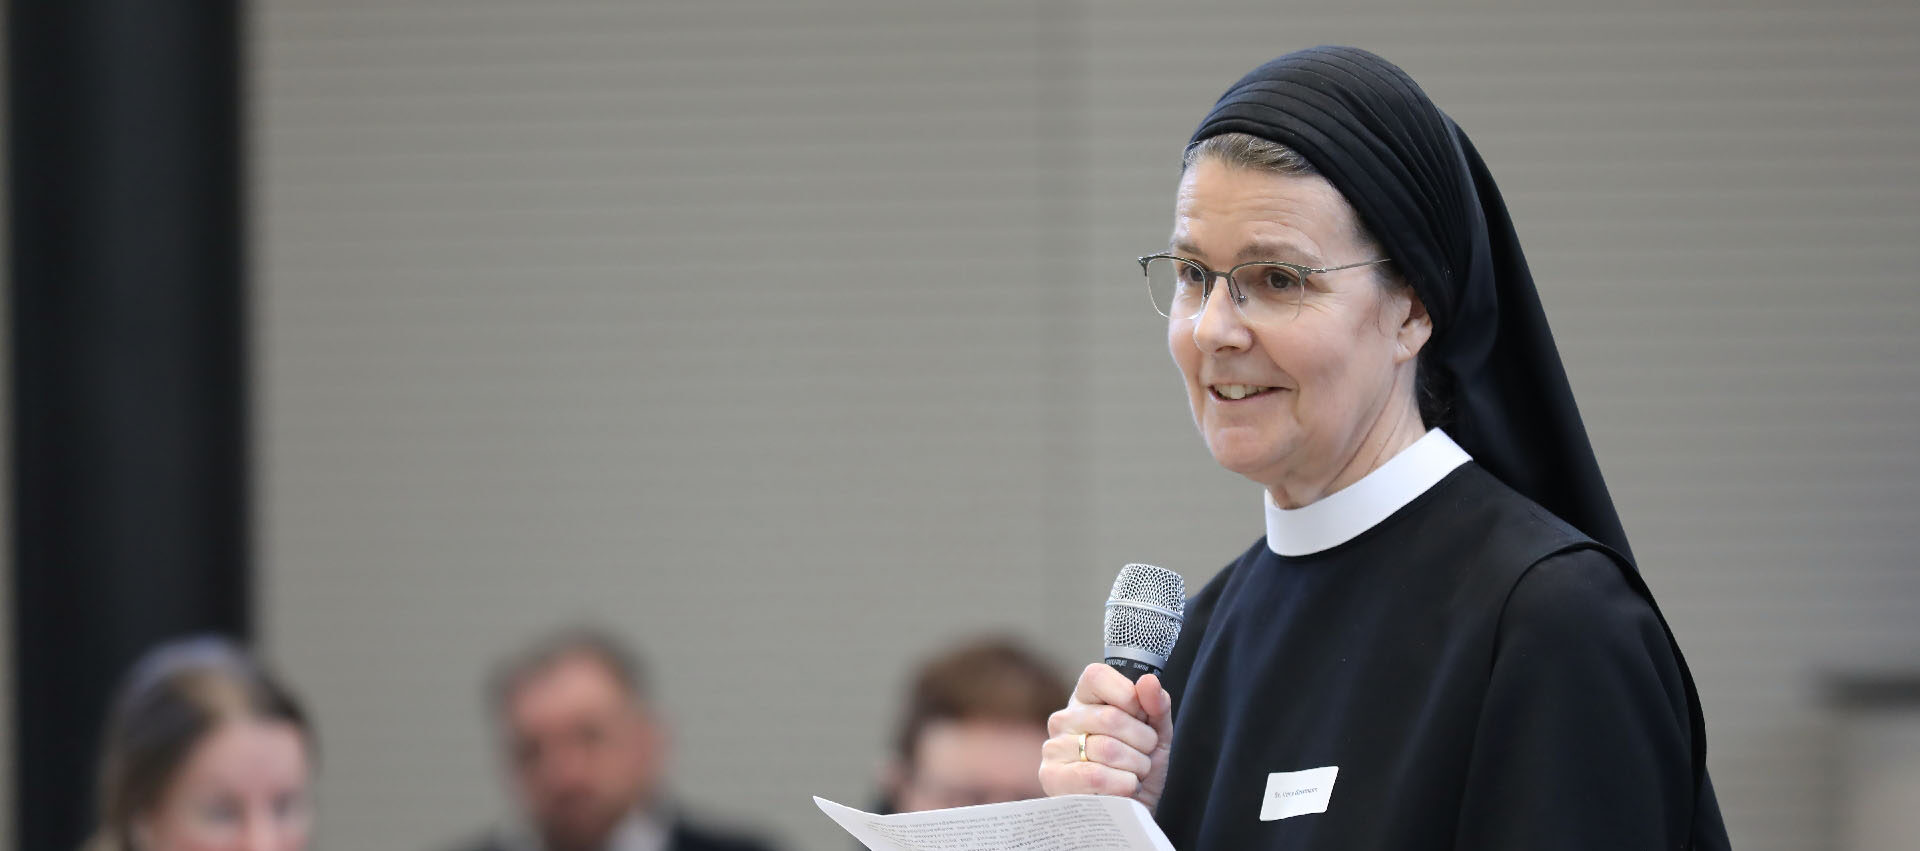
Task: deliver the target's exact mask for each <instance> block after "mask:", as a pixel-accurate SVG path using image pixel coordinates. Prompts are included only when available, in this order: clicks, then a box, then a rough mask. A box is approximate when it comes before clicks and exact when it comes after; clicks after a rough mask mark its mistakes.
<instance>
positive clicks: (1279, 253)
mask: <svg viewBox="0 0 1920 851" xmlns="http://www.w3.org/2000/svg"><path fill="white" fill-rule="evenodd" d="M1167 247H1168V249H1170V250H1172V251H1173V252H1174V253H1176V254H1185V255H1188V256H1192V257H1199V256H1200V247H1199V246H1197V245H1194V244H1193V243H1191V242H1188V241H1186V240H1185V239H1174V240H1172V242H1171V243H1170V244H1169V245H1168V246H1167ZM1289 258H1292V259H1289ZM1282 259H1286V260H1287V262H1290V263H1294V262H1297V263H1300V264H1301V265H1303V266H1318V265H1319V264H1320V258H1319V255H1316V254H1314V253H1313V252H1311V251H1308V250H1306V249H1304V248H1301V247H1300V246H1298V245H1295V244H1294V243H1291V242H1250V243H1247V244H1246V245H1243V246H1241V247H1240V253H1239V254H1237V255H1235V256H1234V262H1236V263H1250V262H1255V261H1260V260H1282Z"/></svg>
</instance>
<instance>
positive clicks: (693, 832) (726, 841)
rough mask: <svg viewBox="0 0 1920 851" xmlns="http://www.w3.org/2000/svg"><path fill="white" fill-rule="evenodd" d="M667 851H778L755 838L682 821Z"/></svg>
mask: <svg viewBox="0 0 1920 851" xmlns="http://www.w3.org/2000/svg"><path fill="white" fill-rule="evenodd" d="M667 851H776V849H775V848H774V846H773V845H771V844H768V843H766V842H765V841H762V840H761V839H760V838H758V837H755V836H749V835H745V834H738V833H726V832H721V831H716V830H712V829H709V828H707V827H705V826H702V825H697V824H689V823H688V822H687V821H686V820H684V819H682V820H680V821H678V822H675V823H674V826H673V842H672V843H670V844H669V845H668V846H667Z"/></svg>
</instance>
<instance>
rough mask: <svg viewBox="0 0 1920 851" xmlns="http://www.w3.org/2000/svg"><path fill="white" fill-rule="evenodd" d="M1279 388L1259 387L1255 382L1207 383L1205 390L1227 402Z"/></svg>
mask: <svg viewBox="0 0 1920 851" xmlns="http://www.w3.org/2000/svg"><path fill="white" fill-rule="evenodd" d="M1279 389H1280V388H1278V387H1261V386H1259V385H1257V384H1209V385H1207V391H1208V392H1210V393H1212V394H1213V398H1215V399H1224V400H1227V401H1229V402H1237V401H1239V400H1241V399H1248V398H1252V397H1254V396H1261V395H1264V394H1267V393H1272V392H1273V391H1275V390H1279Z"/></svg>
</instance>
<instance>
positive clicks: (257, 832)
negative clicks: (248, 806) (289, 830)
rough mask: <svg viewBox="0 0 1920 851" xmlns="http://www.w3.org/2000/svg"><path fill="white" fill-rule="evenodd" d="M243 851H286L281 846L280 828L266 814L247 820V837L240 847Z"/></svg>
mask: <svg viewBox="0 0 1920 851" xmlns="http://www.w3.org/2000/svg"><path fill="white" fill-rule="evenodd" d="M240 849H241V851H286V849H284V848H283V847H282V846H281V844H280V832H279V826H278V825H276V824H274V820H273V819H272V818H271V817H269V816H266V815H264V814H260V815H255V817H253V818H250V819H247V827H246V836H245V837H244V838H243V839H242V842H241V845H240Z"/></svg>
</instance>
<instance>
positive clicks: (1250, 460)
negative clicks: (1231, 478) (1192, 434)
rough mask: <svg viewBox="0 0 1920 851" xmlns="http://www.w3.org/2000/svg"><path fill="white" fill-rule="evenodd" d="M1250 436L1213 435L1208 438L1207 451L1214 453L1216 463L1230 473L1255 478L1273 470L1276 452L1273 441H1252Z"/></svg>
mask: <svg viewBox="0 0 1920 851" xmlns="http://www.w3.org/2000/svg"><path fill="white" fill-rule="evenodd" d="M1249 437H1250V436H1246V435H1233V434H1212V435H1208V436H1207V451H1209V452H1211V453H1213V460H1214V463H1216V464H1219V465H1220V466H1221V467H1222V468H1224V469H1226V470H1227V471H1228V472H1232V473H1238V474H1240V475H1242V476H1246V477H1247V478H1250V479H1251V478H1255V477H1256V476H1257V475H1258V474H1259V473H1261V472H1262V471H1265V470H1267V469H1269V468H1271V467H1272V466H1273V464H1274V461H1275V460H1276V459H1275V454H1276V453H1275V452H1274V446H1273V441H1271V440H1265V441H1259V440H1251V439H1248V438H1249Z"/></svg>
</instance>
